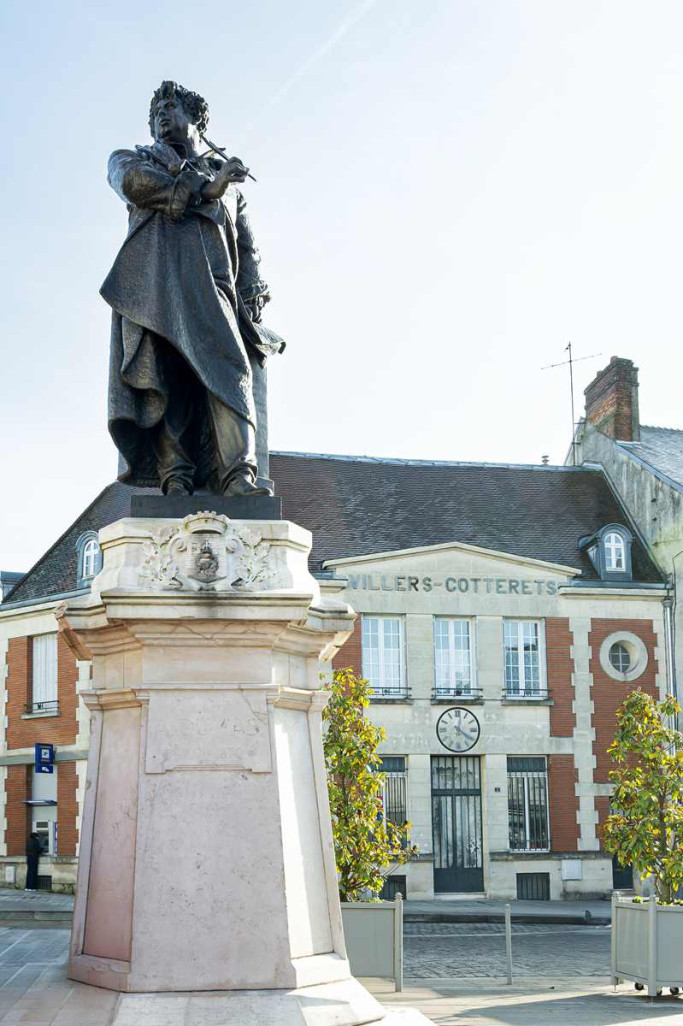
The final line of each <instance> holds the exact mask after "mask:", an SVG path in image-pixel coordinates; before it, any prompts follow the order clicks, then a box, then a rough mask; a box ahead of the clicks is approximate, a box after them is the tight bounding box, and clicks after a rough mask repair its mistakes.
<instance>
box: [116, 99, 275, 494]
mask: <svg viewBox="0 0 683 1026" xmlns="http://www.w3.org/2000/svg"><path fill="white" fill-rule="evenodd" d="M208 116H209V112H208V106H207V104H206V101H205V100H204V99H202V97H201V96H199V95H198V94H197V93H192V92H190V91H189V90H187V89H184V88H183V87H182V86H180V85H177V84H176V83H175V82H162V84H161V86H160V87H159V89H157V91H156V92H155V94H154V96H153V97H152V102H151V105H150V113H149V126H150V131H151V133H152V136H153V138H154V142H153V144H152V145H151V146H136V148H135V149H134V150H116V152H115V153H113V154H112V155H111V157H110V159H109V175H108V180H109V184H110V185H111V187H112V188H113V189H114V191H115V192H116V193H117V194H118V195H119V196H120V197H121V199H123V200H124V202H125V203H126V204H127V205H128V211H129V229H128V235H127V237H126V240H125V242H124V244H123V246H122V248H121V250H120V252H119V254H118V256H117V258H116V260H115V262H114V266H113V267H112V269H111V271H110V272H109V275H108V276H107V278H106V280H105V282H104V285H103V286H102V289H101V292H102V295H103V297H104V298H105V300H106V301H107V302H108V303H109V305H110V306H111V307H112V337H111V365H110V381H109V429H110V432H111V435H112V437H113V439H114V442H115V443H116V446H117V448H118V450H119V452H120V453H121V455H122V456H123V459H124V461H125V467H124V468H123V469H122V472H121V473H120V475H119V476H120V478H121V479H122V480H124V481H128V482H129V483H132V484H138V485H158V486H160V487H161V489H162V491H163V492H164V493H166V494H169V495H171V494H191V493H192V492H193V491H194V490H195V489H204V490H206V491H209V492H212V493H216V494H224V495H264V494H272V490H271V489H270V487H269V482H268V481H267V436H266V403H265V391H266V378H265V362H266V358H267V357H268V356H269V355H271V354H273V353H275V352H280V351H281V350H282V349H283V348H284V343H283V342H282V339H280V338H279V336H277V335H276V334H275V333H274V332H271V331H269V330H268V329H266V328H264V327H263V325H262V324H261V311H262V309H263V307H264V305H265V304H266V303H267V302H268V300H269V298H270V295H269V290H268V285H267V284H266V282H265V281H264V280H263V278H262V277H261V269H260V263H261V258H260V256H259V252H258V250H257V248H256V245H255V242H254V237H253V234H252V231H251V228H250V225H249V220H248V218H247V213H246V203H245V200H244V197H243V195H242V193H241V192H240V191H239V189H237V188H236V185H237V184H239V183H242V182H244V180H245V179H246V177H247V175H248V174H249V169H248V168H247V167H245V165H244V164H243V163H242V161H241V160H239V159H238V158H237V157H232V158H229V159H227V160H224V159H222V157H221V158H219V157H218V156H217V155H216V150H215V149H214V148H213V144H212V146H211V149H210V151H209V152H208V153H201V152H200V150H201V148H202V147H201V138H202V137H203V133H204V132H205V130H206V127H207V123H208ZM257 450H258V457H257ZM259 464H261V466H260V467H259Z"/></svg>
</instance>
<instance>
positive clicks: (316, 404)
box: [0, 0, 683, 571]
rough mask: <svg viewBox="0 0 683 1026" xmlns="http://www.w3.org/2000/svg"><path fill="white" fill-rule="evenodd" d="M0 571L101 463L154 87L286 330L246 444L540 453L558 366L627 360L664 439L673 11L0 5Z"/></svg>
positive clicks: (270, 317)
mask: <svg viewBox="0 0 683 1026" xmlns="http://www.w3.org/2000/svg"><path fill="white" fill-rule="evenodd" d="M0 40H1V42H0V90H1V95H2V97H3V103H2V106H1V107H0V127H1V128H2V138H3V139H4V154H3V158H2V160H1V161H0V194H1V195H2V196H3V213H2V232H1V233H0V238H1V239H2V249H1V252H0V261H1V264H0V294H1V299H2V302H1V303H0V340H1V343H2V363H1V364H0V367H1V372H0V445H1V448H0V452H1V453H2V473H1V475H0V480H1V482H2V484H1V485H0V568H2V569H4V570H20V571H21V570H27V569H28V568H29V567H30V566H31V565H32V564H33V563H34V562H35V560H36V559H38V558H39V556H40V555H41V554H42V553H43V552H44V551H45V550H46V548H47V547H48V546H49V545H51V544H52V543H53V542H54V541H55V540H56V539H57V538H58V536H59V535H60V534H61V533H62V532H63V531H64V530H65V529H66V528H67V527H68V526H69V524H70V523H71V522H72V521H73V520H74V519H75V518H76V517H77V516H78V514H79V513H80V512H81V511H82V509H83V508H84V507H85V506H86V505H87V504H88V503H90V502H91V501H92V500H93V499H94V497H95V496H96V495H97V494H98V492H99V491H100V490H101V489H102V488H103V487H105V486H106V485H107V484H108V483H109V482H110V481H112V480H113V478H114V477H115V475H116V452H115V449H114V446H113V443H112V442H111V441H110V439H109V436H108V433H107V428H106V397H107V374H108V349H109V321H110V311H109V308H108V307H107V305H106V304H105V303H104V301H103V300H102V299H101V298H100V296H99V294H98V290H99V287H100V284H101V283H102V281H103V279H104V277H105V275H106V273H107V271H108V269H109V267H110V265H111V263H112V262H113V260H114V257H115V255H116V253H117V251H118V248H119V247H120V245H121V243H122V241H123V238H124V235H125V230H126V212H125V208H124V206H123V204H122V203H121V201H120V200H119V199H118V198H117V197H116V196H115V194H114V193H113V192H112V191H111V189H109V187H108V186H107V183H106V177H105V169H106V162H107V158H108V156H109V153H110V152H111V151H112V150H114V149H116V148H120V147H132V146H133V145H135V144H144V143H146V142H147V141H148V129H147V111H148V106H149V100H150V97H151V94H152V93H153V91H154V89H155V88H156V87H157V86H158V84H159V82H160V81H161V80H162V79H166V78H172V79H175V80H176V81H179V82H181V83H182V84H183V85H185V86H187V87H188V88H190V89H193V90H195V91H197V92H199V93H201V94H202V95H203V96H205V97H206V99H207V100H208V102H209V105H210V109H211V120H210V124H209V129H208V134H209V136H210V138H211V139H212V140H214V141H215V142H217V143H218V144H219V145H222V146H225V147H227V149H228V150H229V151H230V152H231V153H235V154H237V155H238V156H240V157H241V158H242V159H243V160H244V161H245V162H246V163H247V164H249V165H250V167H251V168H252V170H253V172H254V174H255V176H256V178H257V179H258V182H257V183H253V182H249V183H248V184H247V185H246V186H245V189H244V191H245V194H246V196H247V200H248V202H249V205H250V210H251V216H252V220H253V223H254V228H255V231H256V233H257V236H258V241H259V245H260V249H261V251H262V255H263V268H264V273H265V276H266V277H267V278H268V280H269V282H270V284H271V290H272V296H273V301H272V302H271V304H270V305H269V306H268V308H267V310H266V317H265V319H264V320H265V323H267V324H268V325H269V326H270V327H272V328H273V329H274V330H275V331H277V332H278V333H279V334H280V335H282V336H283V337H284V338H285V339H286V340H287V343H288V346H287V350H286V352H285V353H284V354H283V355H282V356H280V357H276V358H274V359H273V361H272V363H271V365H270V370H269V374H270V425H271V428H270V440H271V447H272V448H274V449H281V450H283V449H284V450H294V451H304V452H327V453H347V454H356V455H372V456H388V457H404V458H416V459H440V460H466V461H476V462H478V461H485V462H504V463H509V462H512V463H539V462H541V458H542V456H543V455H545V454H547V455H548V456H549V457H550V460H551V462H554V463H562V462H563V461H564V458H565V453H566V451H567V447H568V444H569V440H570V433H571V413H570V402H569V379H568V373H567V368H566V367H559V368H555V369H550V370H544V369H543V368H544V367H546V366H547V365H548V364H554V363H560V362H561V361H563V360H564V359H565V358H566V352H565V347H566V345H567V343H568V342H569V341H571V342H572V344H573V347H574V355H575V356H576V357H577V358H579V357H585V356H591V357H593V354H599V355H597V356H595V357H593V358H592V359H586V360H583V361H582V362H580V363H577V365H576V367H575V379H576V405H577V416H578V415H579V413H580V411H581V410H582V408H583V394H582V393H583V389H584V388H585V387H586V385H587V384H588V382H589V381H590V380H591V378H592V377H593V376H594V374H595V373H596V372H597V371H598V370H599V369H600V368H601V367H602V366H604V365H605V364H606V363H607V362H608V361H609V358H610V357H611V356H613V355H618V356H623V357H629V358H631V359H633V360H634V361H635V363H636V365H637V366H638V367H639V368H640V386H641V387H640V410H641V420H642V422H643V423H648V424H658V425H662V426H669V427H683V415H682V413H681V410H680V395H681V387H680V380H681V371H682V370H683V355H682V350H681V336H682V326H681V316H682V314H681V303H680V296H681V284H680V279H681V273H682V267H681V263H682V261H681V239H682V238H683V145H682V140H683V4H681V3H680V0H651V2H650V3H645V2H644V0H639V2H634V0H421V2H419V3H418V2H417V0H361V2H356V0H325V2H323V3H321V2H320V0H317V2H314V0H287V2H283V0H280V2H276V0H250V2H249V3H248V4H247V3H245V4H241V5H240V4H234V3H233V4H218V3H210V2H208V0H193V3H192V4H191V5H189V4H187V3H181V2H180V0H164V2H163V3H160V2H157V0H146V3H145V4H139V3H135V4H132V3H127V2H125V0H122V2H119V3H116V4H112V3H109V4H106V5H105V4H103V3H99V2H98V0H88V2H82V0H60V2H59V3H54V2H53V0H49V2H48V0H34V2H33V3H31V4H27V3H25V2H24V0H5V2H4V4H3V5H2V11H1V13H0Z"/></svg>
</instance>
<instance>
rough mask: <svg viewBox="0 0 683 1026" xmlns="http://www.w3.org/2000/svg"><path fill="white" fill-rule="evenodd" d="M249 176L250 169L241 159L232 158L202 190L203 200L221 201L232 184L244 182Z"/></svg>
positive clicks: (222, 165)
mask: <svg viewBox="0 0 683 1026" xmlns="http://www.w3.org/2000/svg"><path fill="white" fill-rule="evenodd" d="M248 174H249V168H248V167H245V166H244V164H243V163H242V161H241V160H240V159H239V157H231V158H230V160H226V161H224V163H223V164H221V166H220V169H219V171H218V173H217V175H216V177H215V178H214V180H213V181H212V182H207V184H206V185H205V186H204V188H203V189H202V198H203V199H205V200H207V201H208V200H216V199H220V198H221V196H222V195H223V193H224V192H225V191H226V189H227V188H228V186H229V185H230V183H231V182H243V181H245V179H246V177H247V175H248Z"/></svg>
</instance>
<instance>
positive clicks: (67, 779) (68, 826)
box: [57, 762, 78, 855]
mask: <svg viewBox="0 0 683 1026" xmlns="http://www.w3.org/2000/svg"><path fill="white" fill-rule="evenodd" d="M77 788H78V778H77V776H76V763H75V762H60V763H59V764H58V767H57V824H58V828H59V839H58V847H59V851H58V853H57V854H58V855H75V854H76V842H77V840H78V833H77V830H76V815H77V813H78V802H77V801H76V793H77Z"/></svg>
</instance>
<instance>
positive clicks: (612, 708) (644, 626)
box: [588, 620, 658, 784]
mask: <svg viewBox="0 0 683 1026" xmlns="http://www.w3.org/2000/svg"><path fill="white" fill-rule="evenodd" d="M591 626H592V630H591V632H590V634H589V635H588V644H589V645H590V650H591V658H590V672H591V673H592V675H593V687H592V689H591V699H592V701H593V727H594V729H595V741H594V742H593V754H594V755H595V760H596V766H595V774H594V780H595V782H596V783H597V784H606V783H608V782H609V778H608V773H609V770H610V769H612V760H611V759H610V757H609V755H608V754H607V748H608V746H609V745H610V744H611V743H612V741H613V740H614V731H615V730H616V725H617V715H616V714H617V709H618V708H619V706H620V705H621V703H622V702H623V701H624V699H625V698H626V696H627V695H628V694H629V693H630V692H631V691H635V689H636V688H638V687H639V688H641V689H642V690H643V691H646V692H647V693H648V694H650V695H653V696H654V697H658V696H657V688H656V685H655V675H656V673H657V660H656V659H655V653H654V650H655V646H656V644H657V637H656V635H655V632H654V627H653V623H652V620H593V621H592V623H591ZM615 631H629V632H630V633H631V634H635V635H636V636H637V637H638V638H640V640H641V641H642V642H643V644H644V645H645V647H646V648H647V655H648V659H647V667H646V669H645V672H644V673H643V674H641V676H640V677H638V679H637V680H634V681H631V682H630V683H628V684H623V683H621V681H617V680H614V678H613V677H610V676H609V674H608V673H605V671H604V670H603V668H602V666H601V665H600V646H601V645H602V643H603V641H604V640H605V638H606V637H608V635H610V634H613V633H614V632H615Z"/></svg>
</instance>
